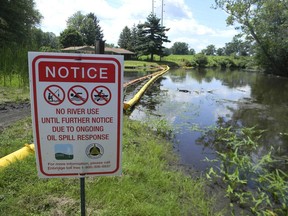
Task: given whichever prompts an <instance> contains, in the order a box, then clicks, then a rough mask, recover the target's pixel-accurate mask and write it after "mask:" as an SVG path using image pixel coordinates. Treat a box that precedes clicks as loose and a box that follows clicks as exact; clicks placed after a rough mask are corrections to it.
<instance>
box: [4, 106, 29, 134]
mask: <svg viewBox="0 0 288 216" xmlns="http://www.w3.org/2000/svg"><path fill="white" fill-rule="evenodd" d="M30 115H31V105H30V102H29V101H19V102H4V103H2V104H0V132H1V131H2V130H3V129H4V128H5V127H7V126H9V125H11V124H13V123H14V122H16V121H19V120H21V119H23V118H25V117H27V116H30Z"/></svg>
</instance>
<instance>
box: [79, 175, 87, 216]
mask: <svg viewBox="0 0 288 216" xmlns="http://www.w3.org/2000/svg"><path fill="white" fill-rule="evenodd" d="M80 200H81V216H85V215H86V208H85V205H86V203H85V176H84V175H82V176H81V177H80Z"/></svg>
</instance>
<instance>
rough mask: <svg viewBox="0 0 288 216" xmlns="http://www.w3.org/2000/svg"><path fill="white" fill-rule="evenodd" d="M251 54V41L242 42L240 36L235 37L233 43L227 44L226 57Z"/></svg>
mask: <svg viewBox="0 0 288 216" xmlns="http://www.w3.org/2000/svg"><path fill="white" fill-rule="evenodd" d="M250 53H251V44H250V42H249V41H242V40H241V39H239V36H234V37H233V39H232V41H231V42H229V43H226V44H225V55H228V56H229V55H232V54H234V55H238V56H247V55H249V54H250Z"/></svg>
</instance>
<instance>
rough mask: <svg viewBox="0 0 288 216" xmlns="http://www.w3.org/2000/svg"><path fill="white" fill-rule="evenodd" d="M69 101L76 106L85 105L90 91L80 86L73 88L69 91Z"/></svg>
mask: <svg viewBox="0 0 288 216" xmlns="http://www.w3.org/2000/svg"><path fill="white" fill-rule="evenodd" d="M68 99H69V101H70V102H71V103H72V104H74V105H76V106H80V105H83V104H85V103H86V101H87V100H88V91H87V89H86V88H84V87H83V86H80V85H76V86H72V87H71V88H70V89H69V91H68Z"/></svg>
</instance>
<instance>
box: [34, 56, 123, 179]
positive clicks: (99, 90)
mask: <svg viewBox="0 0 288 216" xmlns="http://www.w3.org/2000/svg"><path fill="white" fill-rule="evenodd" d="M28 57H29V75H30V92H31V108H32V120H33V132H34V142H35V149H36V158H37V168H38V174H39V176H40V177H42V178H51V177H79V176H80V175H88V176H92V175H96V176H97V175H119V174H121V141H122V104H123V100H122V92H123V89H122V86H123V85H122V82H123V56H118V55H117V56H113V55H84V54H63V53H62V54H59V53H37V52H29V54H28Z"/></svg>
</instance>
